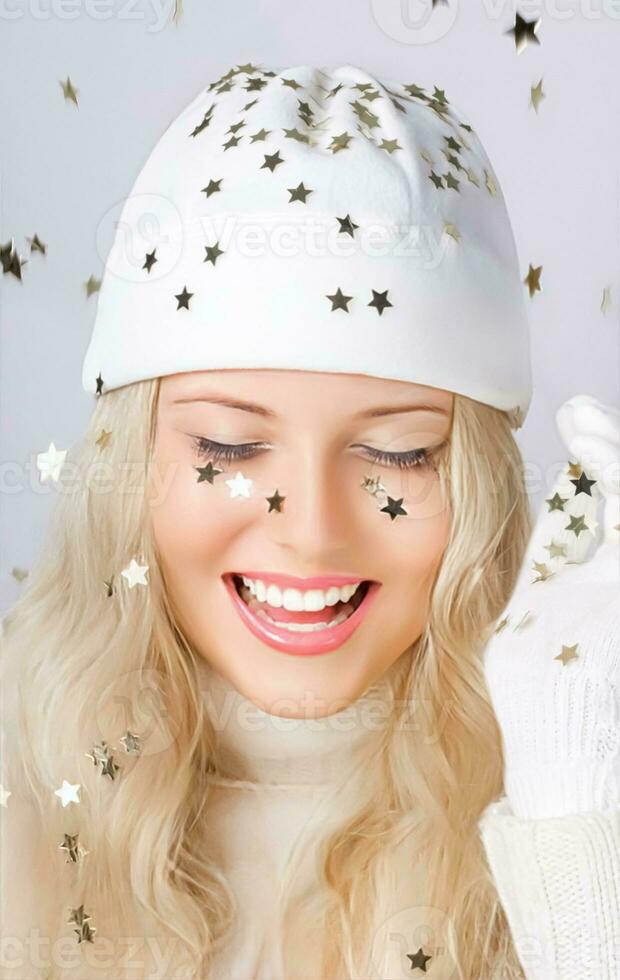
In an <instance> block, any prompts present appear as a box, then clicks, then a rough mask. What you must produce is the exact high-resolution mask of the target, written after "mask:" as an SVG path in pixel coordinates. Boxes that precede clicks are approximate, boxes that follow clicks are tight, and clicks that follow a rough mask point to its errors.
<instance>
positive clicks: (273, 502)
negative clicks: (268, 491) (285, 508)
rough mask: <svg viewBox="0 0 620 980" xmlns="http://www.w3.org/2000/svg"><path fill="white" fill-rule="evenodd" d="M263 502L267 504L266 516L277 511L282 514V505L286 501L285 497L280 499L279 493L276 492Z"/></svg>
mask: <svg viewBox="0 0 620 980" xmlns="http://www.w3.org/2000/svg"><path fill="white" fill-rule="evenodd" d="M265 500H266V501H267V502H268V504H269V510H268V511H267V513H268V514H271V511H272V510H275V511H278V512H279V513H281V512H282V504H283V503H284V501H285V500H286V497H281V496H280V493H279V491H278V490H276V492H275V493H274V494H273V496H271V497H265Z"/></svg>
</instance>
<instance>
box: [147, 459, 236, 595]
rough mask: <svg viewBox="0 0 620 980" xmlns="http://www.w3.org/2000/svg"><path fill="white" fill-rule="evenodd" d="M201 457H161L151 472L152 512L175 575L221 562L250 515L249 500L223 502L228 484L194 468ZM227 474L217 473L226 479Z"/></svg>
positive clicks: (168, 565)
mask: <svg viewBox="0 0 620 980" xmlns="http://www.w3.org/2000/svg"><path fill="white" fill-rule="evenodd" d="M197 465H200V463H199V461H198V460H192V459H191V458H188V459H187V460H183V461H181V460H179V459H178V458H177V459H172V458H170V459H164V458H163V456H159V457H158V459H157V462H156V466H155V467H154V469H153V471H152V474H151V484H150V500H149V506H150V514H151V521H152V525H153V533H154V536H155V541H156V544H157V548H158V550H159V553H160V557H161V561H162V563H163V564H164V566H165V568H166V569H167V571H168V573H169V574H172V575H173V576H174V577H176V578H178V577H179V576H180V574H181V573H182V574H183V576H184V578H187V579H191V576H192V574H193V573H194V572H195V573H198V572H201V573H202V574H204V571H205V568H208V567H209V563H211V562H216V561H217V558H218V555H221V553H222V551H223V549H224V548H225V547H226V542H227V540H228V539H229V538H230V537H231V536H232V535H233V534H235V533H236V532H237V531H238V529H239V526H240V525H241V524H242V523H243V521H244V519H247V514H246V515H244V513H243V504H244V503H246V504H247V503H249V501H241V500H235V501H233V502H232V503H237V504H238V505H239V507H238V508H236V507H233V506H229V507H224V506H222V495H223V494H224V493H225V492H226V487H225V486H224V487H222V486H217V485H216V483H214V484H211V483H209V482H208V481H205V480H203V481H202V482H200V483H199V482H198V479H199V474H198V472H197V470H196V469H195V468H194V467H195V466H197ZM220 479H221V477H217V478H216V481H217V480H220Z"/></svg>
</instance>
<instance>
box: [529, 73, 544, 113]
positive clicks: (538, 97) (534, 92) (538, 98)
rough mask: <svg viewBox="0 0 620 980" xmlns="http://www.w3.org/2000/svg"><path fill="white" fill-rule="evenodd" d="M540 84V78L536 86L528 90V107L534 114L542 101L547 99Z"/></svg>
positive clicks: (541, 81)
mask: <svg viewBox="0 0 620 980" xmlns="http://www.w3.org/2000/svg"><path fill="white" fill-rule="evenodd" d="M542 83H543V80H542V78H541V79H540V80H539V82H538V84H536V85H532V86H531V88H530V106H531V107H532V108H533V109H534V111H535V112H538V106H539V105H540V103H541V102H542V100H543V99H546V98H547V96H546V95H545V93H544V92H543V87H542Z"/></svg>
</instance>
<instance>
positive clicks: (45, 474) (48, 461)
mask: <svg viewBox="0 0 620 980" xmlns="http://www.w3.org/2000/svg"><path fill="white" fill-rule="evenodd" d="M66 455H67V450H66V449H56V446H55V445H54V443H53V442H50V445H49V449H48V450H47V452H46V453H37V469H38V470H39V472H40V473H41V483H45V482H46V481H47V480H49V479H50V477H51V479H52V480H54V481H56V482H58V477H59V476H60V471H61V469H62V465H63V463H64V461H65V456H66Z"/></svg>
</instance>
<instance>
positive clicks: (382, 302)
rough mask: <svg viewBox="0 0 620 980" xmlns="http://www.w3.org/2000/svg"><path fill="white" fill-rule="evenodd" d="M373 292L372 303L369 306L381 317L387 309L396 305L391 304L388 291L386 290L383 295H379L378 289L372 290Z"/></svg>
mask: <svg viewBox="0 0 620 980" xmlns="http://www.w3.org/2000/svg"><path fill="white" fill-rule="evenodd" d="M371 292H372V299H371V301H370V303H368V304H367V305H368V306H374V307H375V309H376V311H377V313H378V314H379V316H381V315H382V314H383V311H384V310H385V309H386V307H388V306H393V305H394V304H393V303H390V301H389V299H388V298H387V294H388V290H387V289H386V290H384V292H382V293H378V292H377V291H376V289H372V290H371Z"/></svg>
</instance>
